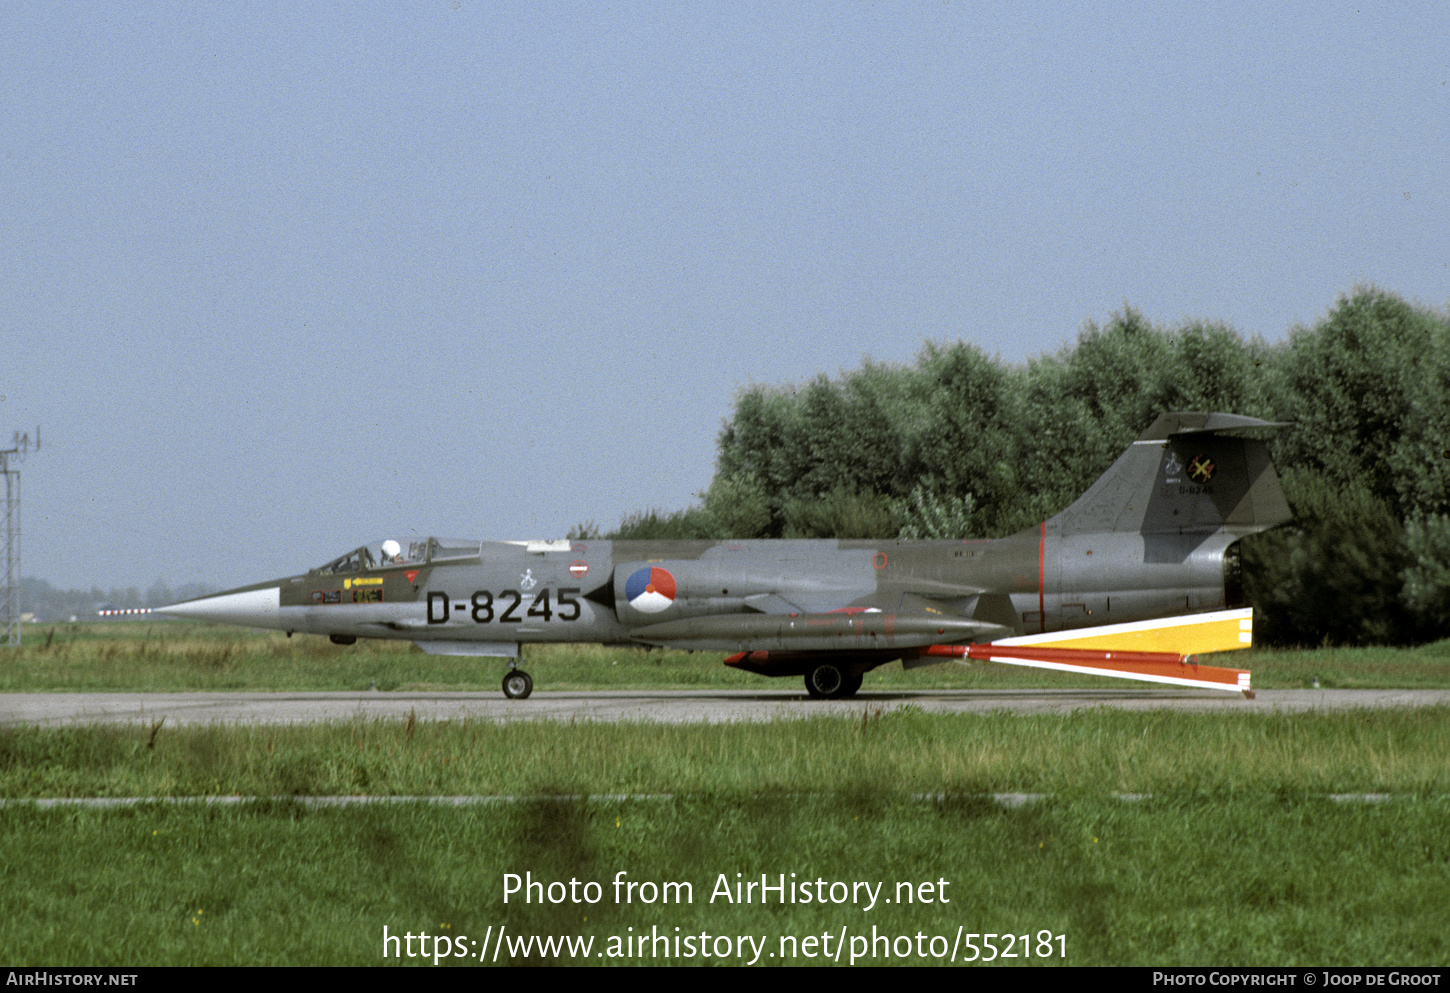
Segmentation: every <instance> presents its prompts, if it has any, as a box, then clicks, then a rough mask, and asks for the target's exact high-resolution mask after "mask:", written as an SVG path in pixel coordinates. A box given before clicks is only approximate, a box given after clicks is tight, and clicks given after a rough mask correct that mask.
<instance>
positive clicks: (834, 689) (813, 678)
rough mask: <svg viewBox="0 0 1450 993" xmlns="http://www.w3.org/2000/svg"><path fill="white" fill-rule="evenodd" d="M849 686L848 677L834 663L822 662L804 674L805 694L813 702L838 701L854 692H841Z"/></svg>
mask: <svg viewBox="0 0 1450 993" xmlns="http://www.w3.org/2000/svg"><path fill="white" fill-rule="evenodd" d="M850 685H851V682H850V677H849V676H847V675H846V672H845V670H844V669H843V668H842V667H841V666H839V665H837V664H836V663H835V662H822V663H821V664H820V665H818V666H815V667H813V668H812V669H811V670H810V671H809V672H807V673H806V692H807V693H809V694H810V696H811V699H813V700H839V699H840V698H841V697H842V696H849V695H850V693H851V692H855V691H854V690H852V691H850V692H845V693H843V692H842V691H843V690H845V689H846V687H848V686H850Z"/></svg>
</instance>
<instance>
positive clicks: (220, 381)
mask: <svg viewBox="0 0 1450 993" xmlns="http://www.w3.org/2000/svg"><path fill="white" fill-rule="evenodd" d="M0 25H3V28H4V30H3V31H0V107H3V113H0V190H3V191H4V195H3V196H0V345H3V348H0V355H3V357H4V365H3V368H0V396H3V397H4V399H3V400H0V432H3V434H4V436H5V437H8V436H9V433H10V431H11V430H14V429H22V430H30V431H32V432H33V431H34V428H35V426H36V425H37V424H38V425H39V426H40V427H41V430H42V432H43V435H44V440H45V448H44V449H43V450H42V451H41V452H40V453H39V454H38V455H35V456H32V457H31V458H30V459H29V460H28V461H26V463H25V464H24V465H23V466H22V469H23V472H24V488H25V489H24V496H25V503H24V511H23V513H24V528H25V535H24V562H23V567H24V573H25V574H26V575H30V576H37V577H40V578H43V579H46V580H48V581H50V582H52V583H54V584H56V585H58V586H90V585H91V584H93V583H94V584H99V585H102V586H106V587H109V586H112V585H130V584H135V585H138V586H141V587H142V588H143V589H144V588H145V587H146V586H149V585H150V584H151V583H152V582H153V581H154V580H156V579H157V578H165V579H167V580H168V581H170V582H171V583H173V584H176V583H182V582H189V581H196V580H201V581H206V582H209V583H213V584H216V585H219V586H230V585H236V584H240V583H243V582H249V581H252V580H256V579H260V578H266V577H271V576H276V575H282V574H288V573H293V572H297V571H300V570H302V569H304V568H306V567H308V566H312V565H316V564H319V563H321V562H322V561H324V560H325V559H328V558H331V557H333V556H334V555H337V554H340V553H341V552H343V551H344V550H346V549H347V548H349V547H353V546H356V545H358V544H361V543H363V542H365V541H371V540H376V539H378V538H382V537H386V536H395V537H399V538H406V537H409V536H413V535H418V534H430V533H433V534H445V535H459V536H473V537H480V538H522V537H554V536H562V535H563V533H564V532H565V530H566V529H567V528H568V527H569V526H570V525H571V524H575V523H578V522H580V521H583V520H590V519H592V520H593V521H595V522H597V523H599V524H600V525H603V526H605V527H609V526H612V525H614V524H616V523H617V522H618V521H619V519H620V517H621V516H622V515H623V514H625V513H627V512H630V511H634V510H640V509H644V508H646V507H650V506H655V507H660V508H665V509H673V508H678V507H682V506H685V505H687V504H689V503H690V502H691V501H692V499H693V494H695V493H697V492H699V491H700V490H702V489H703V488H704V487H705V486H706V485H708V483H709V480H710V477H711V474H712V471H713V462H714V456H715V438H716V435H717V434H718V432H719V430H720V427H721V423H722V420H723V419H724V418H726V417H727V416H728V415H729V413H730V410H731V403H732V401H733V398H734V397H735V395H736V393H737V392H738V390H739V389H740V388H741V387H742V386H745V385H748V384H750V383H791V382H799V381H804V380H807V379H809V378H811V377H813V376H815V375H817V374H819V373H826V374H829V375H835V374H837V373H838V372H840V371H841V370H843V369H849V368H853V367H855V366H857V365H859V364H860V362H861V360H862V359H863V357H867V356H869V357H871V358H872V359H873V360H876V361H881V362H910V361H913V359H914V358H915V356H916V354H917V352H918V351H919V350H920V348H921V345H922V343H923V342H924V341H926V340H928V339H930V340H955V339H957V338H961V339H964V340H966V341H969V342H972V343H974V344H976V345H978V346H980V347H981V348H983V349H985V350H986V351H987V352H988V353H991V354H997V355H1000V356H1001V358H1002V359H1003V360H1005V361H1009V362H1022V361H1026V360H1028V359H1030V358H1032V357H1034V356H1037V355H1041V354H1043V353H1047V352H1053V351H1056V350H1057V349H1059V348H1061V347H1062V346H1063V345H1065V344H1069V343H1071V342H1072V341H1073V340H1075V338H1076V335H1077V333H1078V331H1079V330H1080V329H1081V327H1082V325H1083V323H1084V322H1085V321H1088V320H1096V321H1102V320H1105V319H1106V318H1108V317H1109V315H1110V314H1111V313H1112V312H1113V311H1115V310H1118V309H1120V308H1121V307H1122V306H1123V305H1124V303H1128V304H1131V305H1132V306H1134V307H1136V308H1138V309H1139V310H1141V311H1142V312H1143V313H1144V314H1145V315H1146V316H1147V317H1148V318H1149V319H1151V320H1153V321H1154V322H1157V323H1163V324H1173V323H1176V322H1179V321H1182V320H1185V319H1195V318H1202V319H1208V320H1217V321H1223V322H1225V323H1227V324H1229V325H1231V326H1233V327H1234V328H1236V329H1238V330H1239V331H1240V332H1241V333H1242V334H1244V335H1245V336H1254V335H1257V336H1261V337H1263V338H1265V339H1268V340H1271V341H1272V340H1278V339H1281V338H1282V337H1283V336H1284V335H1285V334H1286V333H1287V331H1288V330H1289V329H1290V328H1291V327H1292V326H1293V325H1294V324H1295V323H1296V322H1302V323H1312V322H1314V321H1315V320H1316V319H1318V318H1319V317H1320V316H1322V315H1323V314H1324V312H1325V311H1326V310H1327V309H1329V308H1330V307H1332V306H1333V305H1334V303H1335V300H1336V299H1337V297H1338V296H1339V295H1340V294H1343V293H1346V292H1350V291H1351V290H1353V288H1354V287H1355V286H1356V285H1357V284H1361V283H1366V282H1373V283H1375V284H1376V285H1378V286H1380V287H1381V288H1383V289H1386V290H1390V291H1393V292H1396V293H1399V294H1401V295H1402V296H1404V297H1406V298H1408V299H1410V300H1412V301H1415V302H1418V303H1421V304H1425V305H1429V306H1435V307H1444V306H1445V305H1446V302H1447V300H1450V193H1447V186H1450V183H1447V180H1450V156H1447V151H1450V85H1447V84H1450V54H1447V53H1450V48H1447V47H1446V45H1445V38H1446V37H1447V36H1450V32H1447V28H1450V8H1447V7H1445V6H1444V5H1443V4H1430V3H1425V4H1393V5H1364V4H1361V5H1353V4H1335V3H1316V4H1302V5H1279V6H1272V7H1267V8H1264V9H1250V10H1247V11H1246V10H1245V8H1244V7H1242V6H1241V5H1222V6H1219V5H1203V4H1195V5H1174V6H1170V5H1160V4H1147V5H1128V6H1118V7H1114V8H1112V9H1111V10H1110V11H1109V10H1105V9H1104V7H1103V5H1097V4H1085V5H1066V4H1046V5H1019V4H1010V5H1006V4H1001V5H985V4H973V3H961V2H949V3H943V2H940V0H936V2H923V3H899V4H845V3H838V4H810V5H807V4H781V5H761V4H744V3H728V4H705V3H695V4H632V3H618V4H609V5H605V4H597V3H585V4H569V3H556V4H507V3H479V2H476V0H444V2H441V3H432V2H429V3H411V4H397V5H393V4H377V5H361V4H359V5H336V4H328V5H292V4H242V3H235V4H233V3H227V4H194V3H193V4H178V5H161V4H130V3H128V4H116V5H104V4H101V5H98V4H91V3H75V4H66V5H56V4H10V5H7V6H6V8H5V12H4V13H3V14H0Z"/></svg>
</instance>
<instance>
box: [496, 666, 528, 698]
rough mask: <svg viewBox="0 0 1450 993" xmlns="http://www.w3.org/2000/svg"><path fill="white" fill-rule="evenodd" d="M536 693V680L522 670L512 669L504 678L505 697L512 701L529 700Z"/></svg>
mask: <svg viewBox="0 0 1450 993" xmlns="http://www.w3.org/2000/svg"><path fill="white" fill-rule="evenodd" d="M532 692H534V680H533V677H531V676H530V675H529V674H528V673H527V672H524V670H522V669H510V670H509V671H508V672H506V673H504V676H503V695H504V696H506V697H508V698H509V699H510V700H527V699H528V698H529V694H530V693H532Z"/></svg>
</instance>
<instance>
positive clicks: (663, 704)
mask: <svg viewBox="0 0 1450 993" xmlns="http://www.w3.org/2000/svg"><path fill="white" fill-rule="evenodd" d="M1431 706H1450V690H1259V691H1258V695H1257V698H1256V699H1253V700H1246V699H1244V698H1243V697H1241V696H1239V695H1238V694H1236V693H1235V694H1228V693H1215V692H1212V691H1203V690H1174V689H1161V690H1160V689H1152V690H1139V689H1102V690H912V691H877V692H865V693H860V694H858V695H857V696H856V697H854V698H852V699H850V700H811V699H808V698H807V697H806V695H805V694H804V693H803V692H801V691H799V690H796V691H792V690H757V691H744V690H650V691H643V690H638V691H637V690H599V691H588V692H568V691H561V692H539V693H535V694H534V695H533V696H532V697H530V698H529V699H527V700H509V699H506V698H505V697H504V696H503V695H502V694H500V693H497V692H493V693H419V692H401V693H395V692H382V691H371V692H349V693H289V692H281V693H278V692H273V693H248V692H242V693H5V694H0V725H17V724H38V725H64V724H116V723H131V722H153V721H159V720H161V719H162V718H165V720H166V722H167V723H168V724H171V725H175V724H198V723H202V724H206V723H213V722H219V723H224V724H297V723H312V722H317V721H352V720H359V719H362V720H371V719H384V720H397V719H404V718H406V717H407V716H408V715H409V714H414V715H415V716H416V717H417V718H418V719H420V720H435V721H441V720H464V719H469V720H484V721H509V720H515V721H517V720H556V721H570V720H587V721H656V722H660V723H667V724H680V723H690V722H704V723H720V722H724V721H772V720H777V719H782V718H800V717H811V716H815V715H820V714H835V715H841V716H856V715H859V714H860V713H862V711H868V712H875V711H877V710H878V709H879V710H882V711H891V710H896V709H898V708H901V707H917V708H919V709H921V710H924V711H927V712H929V713H978V714H980V713H989V712H992V711H1008V712H1011V713H1021V714H1035V713H1063V712H1068V711H1073V710H1082V709H1085V708H1091V707H1111V708H1114V709H1117V710H1174V711H1184V712H1199V713H1203V712H1215V713H1243V714H1247V713H1270V712H1274V711H1279V712H1292V713H1303V712H1306V711H1314V710H1348V709H1356V708H1376V707H1397V708H1407V707H1431Z"/></svg>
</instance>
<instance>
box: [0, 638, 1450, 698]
mask: <svg viewBox="0 0 1450 993" xmlns="http://www.w3.org/2000/svg"><path fill="white" fill-rule="evenodd" d="M722 657H723V656H722V655H721V654H717V653H711V652H701V653H698V654H690V653H687V652H679V651H646V650H644V649H639V648H629V647H618V648H616V647H605V646H597V645H537V646H526V647H525V649H524V665H525V666H526V667H527V668H528V670H529V672H530V673H531V674H532V675H533V677H534V686H535V689H538V690H550V689H558V690H578V689H591V688H592V689H644V688H652V689H665V688H695V687H701V686H718V687H722V688H724V687H747V688H748V687H756V688H758V687H761V686H771V685H776V686H785V685H790V686H792V687H795V686H798V685H799V682H800V680H799V678H798V677H789V678H787V679H785V680H779V681H767V680H764V679H763V678H762V677H760V676H755V675H752V674H750V673H742V672H737V671H735V670H733V669H730V668H728V667H727V666H724V665H721V664H720V663H721V659H722ZM1205 661H1207V662H1209V663H1210V664H1218V665H1225V666H1231V667H1233V668H1242V669H1249V670H1251V671H1252V672H1253V679H1254V686H1255V687H1256V688H1259V689H1275V688H1296V689H1297V688H1302V687H1309V686H1311V685H1313V683H1314V680H1316V679H1317V680H1318V681H1319V685H1320V686H1321V687H1325V688H1353V687H1380V688H1400V689H1419V688H1429V687H1435V688H1443V687H1447V686H1450V641H1441V642H1436V643H1435V644H1431V645H1424V646H1421V647H1418V648H1318V649H1308V650H1282V651H1270V650H1250V651H1244V652H1233V653H1229V654H1225V655H1219V656H1213V657H1205ZM504 669H505V665H504V663H503V662H502V661H501V660H499V659H477V658H465V657H451V656H434V655H427V654H425V653H424V652H422V651H421V650H419V649H418V648H416V647H414V646H413V645H412V644H411V643H409V642H384V641H368V640H364V641H360V642H359V643H358V644H356V645H352V646H347V647H341V646H337V645H333V644H331V643H330V642H328V641H327V640H326V639H324V638H321V637H316V636H305V635H298V636H296V637H293V638H288V637H286V636H285V635H283V634H280V633H276V632H258V631H248V630H245V629H240V628H229V627H224V626H216V625H208V624H195V623H186V622H175V621H160V620H143V621H131V622H119V623H108V624H102V623H93V624H69V625H56V626H42V627H40V629H39V630H28V631H27V632H26V636H25V643H24V645H23V646H22V647H21V648H20V649H19V650H18V651H15V650H10V651H7V652H6V653H5V654H4V655H3V656H0V692H35V691H43V690H46V691H56V690H60V691H65V690H130V691H138V690H139V691H148V690H150V691H177V690H365V689H368V688H369V686H372V685H375V686H376V687H377V688H378V689H379V690H400V689H406V690H418V689H446V690H496V689H498V685H499V680H500V679H501V678H502V676H503V672H504ZM1112 685H1121V684H1119V683H1115V682H1114V681H1109V680H1105V679H1101V678H1096V677H1091V676H1072V675H1068V674H1065V673H1064V674H1059V673H1053V672H1047V671H1044V670H1040V669H1038V670H1026V669H1021V668H1018V667H1015V666H1005V665H998V664H994V663H982V664H976V665H970V666H964V665H958V664H954V663H946V664H943V665H937V666H931V667H928V668H924V669H915V670H912V671H909V672H907V671H904V670H903V669H902V668H901V666H900V665H899V664H897V663H891V664H889V665H886V666H883V667H882V668H880V669H877V670H876V671H875V672H872V673H868V674H867V676H866V683H865V688H866V689H871V688H886V687H891V688H903V689H913V688H914V689H939V688H979V689H998V688H1000V689H1009V688H1020V687H1029V686H1042V687H1102V686H1112Z"/></svg>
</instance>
